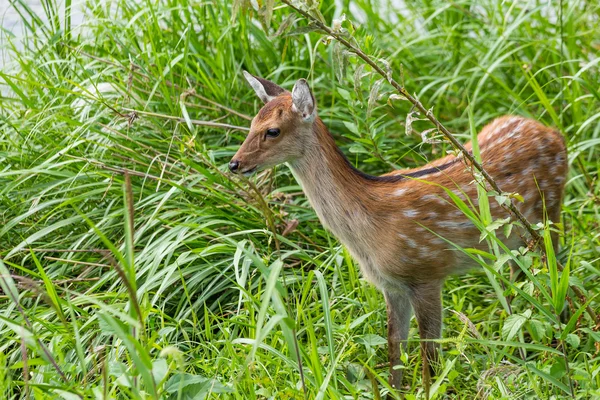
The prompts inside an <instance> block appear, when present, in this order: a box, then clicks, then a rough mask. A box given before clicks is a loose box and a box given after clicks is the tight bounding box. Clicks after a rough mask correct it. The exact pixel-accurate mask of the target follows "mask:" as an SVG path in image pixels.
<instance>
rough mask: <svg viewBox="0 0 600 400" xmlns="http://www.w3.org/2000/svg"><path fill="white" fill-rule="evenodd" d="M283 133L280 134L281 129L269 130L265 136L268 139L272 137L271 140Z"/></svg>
mask: <svg viewBox="0 0 600 400" xmlns="http://www.w3.org/2000/svg"><path fill="white" fill-rule="evenodd" d="M280 133H281V132H279V128H270V129H267V133H266V134H265V136H266V137H270V138H276V137H277V136H279V134H280Z"/></svg>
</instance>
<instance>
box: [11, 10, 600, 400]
mask: <svg viewBox="0 0 600 400" xmlns="http://www.w3.org/2000/svg"><path fill="white" fill-rule="evenodd" d="M267 3H269V2H265V4H267ZM70 4H71V3H70V2H67V7H66V11H65V9H61V8H58V7H57V6H56V5H55V4H54V3H53V2H44V5H45V8H44V10H45V11H44V13H43V14H42V15H38V14H36V13H35V12H34V11H33V10H32V9H31V8H30V7H29V6H27V4H26V3H25V2H22V1H15V2H12V3H11V7H13V8H14V9H16V10H18V12H19V14H20V15H21V18H22V20H23V27H24V37H23V39H22V40H21V41H20V42H21V44H20V45H17V44H16V43H17V41H19V39H17V38H15V37H12V36H11V34H9V33H8V32H7V31H6V30H4V31H3V32H2V33H1V35H2V36H1V37H2V51H3V52H4V53H5V54H7V55H8V56H9V59H10V61H8V62H7V63H6V64H5V65H4V67H3V69H2V72H1V73H0V90H1V91H2V98H1V104H0V243H1V244H0V259H1V261H0V273H1V275H2V279H1V281H0V283H1V288H2V291H1V293H0V304H2V309H3V312H2V315H0V337H1V338H2V340H0V354H1V355H0V395H3V396H2V397H3V398H7V399H16V398H21V397H33V396H35V397H36V398H46V397H48V398H57V397H62V398H67V399H70V398H82V397H83V398H181V399H185V398H231V399H262V398H276V399H286V398H287V399H292V398H294V399H295V398H304V397H307V398H311V399H313V398H315V399H321V398H323V399H337V398H340V399H341V398H356V399H376V398H379V396H380V394H381V395H383V394H384V393H385V392H387V390H388V387H387V383H386V374H387V365H386V360H387V350H386V341H385V339H384V337H385V332H386V320H385V306H384V304H385V303H384V301H383V298H382V296H381V294H380V293H379V292H378V291H377V290H376V289H374V288H373V287H372V286H370V285H369V284H368V283H366V282H365V281H364V280H363V279H362V278H361V277H360V274H359V273H358V269H357V266H356V265H355V263H354V262H353V261H352V259H351V258H350V257H349V255H348V254H347V253H346V251H345V250H344V249H343V248H342V247H341V246H340V245H339V244H338V243H337V241H336V240H335V238H333V237H332V236H331V235H330V234H328V233H327V232H326V231H325V230H324V229H323V228H322V226H321V225H320V223H319V222H318V220H317V219H316V217H315V215H314V213H313V211H312V210H311V209H310V207H309V205H308V203H307V201H306V199H305V198H304V197H303V195H302V194H301V189H300V187H299V186H298V184H297V183H296V182H295V180H294V179H293V177H292V176H291V174H290V173H289V171H288V170H287V169H286V168H277V169H275V170H273V171H269V172H265V173H262V174H260V175H259V176H258V177H257V178H256V179H253V180H252V181H251V182H245V181H239V180H236V179H233V178H232V177H231V176H229V175H228V174H227V173H226V164H227V162H228V161H229V159H230V158H231V156H232V154H233V153H234V151H235V149H236V148H237V146H238V145H239V144H240V143H241V141H242V140H243V138H244V136H245V131H246V129H247V127H248V126H249V121H250V119H251V117H252V116H253V115H254V113H255V112H256V110H257V108H258V107H259V104H258V101H257V100H256V99H255V98H254V93H253V92H252V91H251V90H250V89H249V88H248V87H247V86H246V85H245V83H244V82H243V77H242V74H241V70H242V69H246V70H249V71H251V72H253V73H255V74H257V75H259V76H263V77H265V78H269V79H272V80H274V81H276V82H278V83H280V84H281V85H282V86H284V87H287V88H290V87H291V84H292V82H294V81H295V80H296V79H298V78H301V77H307V78H309V80H310V81H311V85H312V87H313V89H314V93H315V96H316V98H317V103H318V104H319V109H320V115H321V117H322V118H323V119H324V120H325V121H326V123H327V125H328V126H329V127H330V129H331V130H332V132H334V133H335V134H336V138H337V139H338V140H339V144H340V145H341V146H342V148H343V149H344V151H345V152H346V154H348V155H350V156H351V160H352V161H353V162H354V163H355V164H356V165H357V166H359V167H361V168H362V169H364V170H366V171H368V172H371V173H383V172H386V171H387V170H389V168H391V167H398V168H406V167H414V166H419V165H423V164H424V163H425V162H426V161H427V160H433V159H435V158H436V157H438V156H441V155H443V154H445V153H446V152H448V151H450V147H449V146H448V145H446V144H436V145H433V146H432V145H428V144H423V143H422V142H421V138H420V136H419V135H416V134H415V135H409V136H407V135H405V127H404V126H403V125H406V116H407V115H409V114H411V111H412V110H411V109H410V105H409V104H408V103H407V102H403V101H401V100H398V99H395V98H392V99H391V100H389V102H388V101H387V100H388V99H389V98H390V95H391V94H393V93H394V92H393V91H392V88H390V87H387V86H386V85H385V84H384V83H383V82H380V81H379V79H380V77H378V76H377V75H375V74H373V73H372V71H370V69H369V68H365V67H363V66H362V65H361V62H359V60H357V59H355V57H352V56H351V55H349V54H347V53H345V51H344V49H343V48H342V47H340V46H339V45H337V44H335V42H331V43H329V44H328V43H325V42H323V41H321V39H322V37H321V35H320V34H319V33H318V32H312V28H311V26H310V25H308V24H307V23H306V21H304V20H303V19H302V18H300V17H299V16H298V15H296V14H293V13H292V12H291V11H290V9H288V8H287V7H283V6H282V7H279V6H277V7H275V9H274V10H273V15H272V18H266V17H265V14H268V13H265V10H266V11H268V4H267V6H266V8H264V9H262V10H263V11H256V10H253V9H252V6H251V5H250V6H247V5H244V4H240V2H237V1H236V2H234V4H231V3H229V2H220V1H209V2H203V3H196V2H189V1H185V0H184V1H178V2H172V1H162V2H156V3H153V4H150V3H148V2H129V1H124V0H116V1H113V2H111V3H109V4H105V3H103V2H100V1H97V0H89V1H88V2H86V3H85V5H84V13H85V16H86V17H85V20H84V23H83V24H82V25H81V26H77V27H75V26H72V25H71V24H70V22H69V21H70V9H69V5H70ZM261 5H262V4H261ZM318 10H319V11H320V13H321V14H322V16H323V18H324V20H325V21H326V22H327V23H328V24H329V25H331V24H332V23H333V22H332V21H333V20H334V19H337V20H340V21H342V20H343V18H342V17H341V16H342V15H343V14H345V16H346V17H347V20H345V21H342V22H341V28H343V29H345V30H347V31H348V32H349V34H351V35H352V36H353V37H354V38H355V39H356V41H357V42H358V43H360V45H361V48H362V49H363V50H364V51H365V52H366V53H367V54H370V55H372V56H373V57H376V58H379V59H383V60H386V62H387V63H388V64H389V67H390V69H391V70H392V71H394V74H396V75H397V76H398V78H399V79H398V80H399V81H402V83H403V84H404V85H405V86H406V87H407V88H408V89H409V90H410V91H411V92H414V93H415V94H416V96H417V97H418V98H419V99H420V100H421V101H422V102H423V104H425V105H426V106H427V107H433V110H434V112H435V113H436V115H437V116H438V118H439V119H440V120H441V121H442V122H444V123H445V125H446V126H447V127H448V128H450V129H451V130H452V131H453V132H456V133H457V134H458V136H460V137H462V138H463V139H464V140H467V139H468V138H469V135H470V133H469V130H470V128H471V127H472V128H473V129H478V128H481V127H482V126H483V125H484V124H485V123H486V122H488V121H490V120H491V119H492V118H493V117H495V116H499V115H502V114H507V113H515V114H521V115H525V116H529V117H532V118H535V119H539V120H541V121H543V122H544V123H546V124H548V125H552V126H555V127H556V128H557V129H559V130H560V131H561V132H563V134H564V135H565V138H566V140H567V144H568V148H569V166H570V173H569V181H568V183H567V191H566V198H565V201H564V206H563V215H562V220H561V221H553V222H555V223H557V224H556V225H553V226H550V225H549V224H547V225H546V226H540V227H539V229H540V232H543V233H544V232H546V234H545V237H546V238H549V235H548V234H547V232H548V230H549V229H559V230H560V233H561V239H560V240H561V246H560V249H561V251H560V252H559V253H558V254H557V258H558V260H560V261H561V262H562V263H563V264H564V265H568V269H565V271H566V272H563V274H562V275H561V274H558V275H557V274H555V273H553V271H555V270H554V269H553V268H555V267H556V266H555V265H554V264H553V259H552V257H549V258H548V259H549V261H550V263H548V262H547V261H546V260H543V259H542V258H541V256H540V254H538V253H537V252H536V251H527V250H526V249H522V251H521V252H520V253H519V254H512V253H511V254H508V253H506V251H502V245H501V243H499V242H498V241H497V240H496V236H495V234H494V232H495V231H494V228H497V229H502V228H503V227H502V226H500V225H496V226H493V227H492V228H491V229H489V232H488V233H489V235H488V236H487V238H486V240H488V241H490V245H491V246H490V248H491V249H492V250H491V251H490V253H489V254H480V255H474V256H473V257H474V259H475V261H476V262H477V261H479V262H481V263H482V264H485V265H486V266H487V267H484V268H485V269H484V270H485V271H486V272H482V271H479V272H478V271H474V272H473V273H471V274H468V275H466V276H463V277H461V278H460V279H456V278H452V279H450V280H449V281H448V282H447V283H446V286H445V291H444V308H445V319H444V323H445V331H444V337H445V339H444V340H443V348H444V359H443V360H442V365H441V366H440V369H439V372H440V374H439V377H438V379H437V381H436V382H434V385H433V387H432V397H436V398H444V397H448V398H450V397H460V398H474V397H476V396H480V397H485V398H563V397H575V398H593V397H594V396H598V395H600V393H599V389H598V388H599V387H600V377H599V375H600V374H599V372H600V359H599V355H598V351H599V348H598V342H599V341H600V334H599V333H598V332H597V326H596V325H595V321H592V320H591V319H590V318H589V316H588V314H587V313H586V312H584V308H583V307H582V303H586V301H587V305H589V306H591V307H592V308H593V309H595V310H596V311H598V308H599V307H598V298H597V293H598V288H597V283H596V282H597V280H598V274H599V273H600V271H599V268H598V265H599V263H598V260H599V259H600V251H599V249H600V242H599V240H600V237H599V236H598V227H599V226H598V220H599V217H598V216H599V214H600V201H599V198H600V197H599V196H600V193H599V189H598V187H599V186H598V185H597V180H598V170H599V169H600V162H599V161H598V160H599V159H600V157H599V154H598V149H599V148H600V147H599V146H598V144H600V125H599V124H598V123H597V121H598V118H599V117H600V113H599V112H598V109H599V108H598V102H599V100H600V96H599V95H598V89H597V82H598V80H599V70H598V63H599V60H600V59H599V58H598V54H597V53H598V52H597V49H598V46H599V45H600V42H598V37H600V36H599V35H598V33H600V32H599V29H598V11H599V9H598V6H597V5H596V4H595V3H594V2H586V1H572V2H564V4H560V3H552V4H548V3H547V2H542V3H540V2H533V1H532V2H529V3H506V2H501V1H499V0H485V1H477V2H475V1H470V0H464V1H459V2H454V3H448V2H443V1H423V2H417V1H410V2H406V3H404V4H403V5H402V7H400V8H394V7H393V6H392V4H391V3H388V2H385V1H382V2H380V3H377V4H375V3H372V2H369V1H363V0H354V1H351V2H343V4H337V3H335V2H331V1H323V2H321V3H319V4H318ZM467 110H471V111H470V113H471V115H469V112H468V111H467ZM412 115H413V117H415V118H417V117H422V116H417V115H414V114H412ZM412 126H413V129H414V132H415V133H420V132H422V131H424V130H426V129H429V128H430V126H429V125H427V123H426V122H424V121H418V120H417V121H414V124H413V125H412ZM482 195H483V196H485V194H482ZM490 201H495V200H494V199H490ZM465 207H467V206H466V205H465ZM296 221H297V223H298V226H297V227H296V228H295V229H289V228H291V227H293V226H294V225H295V223H296ZM488 222H489V221H488ZM286 228H288V229H287V230H288V231H290V232H289V234H287V233H286V235H285V236H284V235H283V232H284V231H285V230H286ZM548 248H549V249H551V248H552V247H551V246H549V247H548ZM490 259H491V260H492V262H491V263H490V261H489V260H490ZM509 259H511V260H512V261H513V262H515V263H517V264H519V265H521V266H522V268H523V269H524V270H525V271H527V278H526V279H523V280H520V281H518V282H516V283H512V282H510V280H508V279H507V277H508V272H507V265H508V263H507V262H508V261H509ZM484 261H487V262H484ZM565 282H567V283H570V284H571V285H574V286H576V287H578V288H579V289H580V290H581V291H582V293H583V294H584V295H585V297H586V298H585V300H582V299H576V298H573V296H572V293H571V292H561V290H562V289H560V288H561V285H564V283H565ZM499 292H500V293H501V294H502V295H500V294H499ZM557 293H558V295H557ZM563 293H564V294H563ZM504 295H512V296H514V300H513V301H512V303H511V307H510V308H507V307H506V305H505V300H504ZM565 296H566V297H565ZM565 309H567V310H569V313H567V314H568V315H566V318H565V317H562V318H561V313H564V310H565ZM410 337H411V338H413V339H414V341H415V342H416V338H417V337H418V335H417V333H416V326H415V325H413V327H412V328H411V333H410ZM417 349H418V346H417V345H416V343H411V344H410V346H409V352H408V353H407V354H406V355H405V357H406V365H407V367H406V372H405V382H406V384H407V388H406V390H405V392H406V393H407V395H406V396H407V398H416V397H421V396H422V395H423V393H422V390H421V389H420V388H421V382H420V379H421V378H420V373H419V371H420V357H419V355H418V350H417Z"/></svg>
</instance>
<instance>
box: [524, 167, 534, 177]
mask: <svg viewBox="0 0 600 400" xmlns="http://www.w3.org/2000/svg"><path fill="white" fill-rule="evenodd" d="M534 172H535V169H534V168H533V167H527V168H525V169H524V170H523V171H522V174H523V176H525V177H527V178H530V177H532V176H533V174H534Z"/></svg>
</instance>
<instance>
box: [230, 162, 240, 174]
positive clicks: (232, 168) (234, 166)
mask: <svg viewBox="0 0 600 400" xmlns="http://www.w3.org/2000/svg"><path fill="white" fill-rule="evenodd" d="M239 166H240V162H239V161H237V160H231V161H230V162H229V170H230V171H231V172H235V171H237V170H238V168H239Z"/></svg>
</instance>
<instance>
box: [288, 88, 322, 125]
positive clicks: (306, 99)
mask: <svg viewBox="0 0 600 400" xmlns="http://www.w3.org/2000/svg"><path fill="white" fill-rule="evenodd" d="M292 103H293V105H292V110H294V111H296V112H297V113H299V114H300V115H301V116H302V118H303V119H304V120H305V121H306V122H312V121H314V119H315V117H316V115H317V107H316V105H315V98H314V97H313V95H312V92H311V91H310V87H308V82H306V79H299V80H298V82H296V84H295V85H294V89H292Z"/></svg>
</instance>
